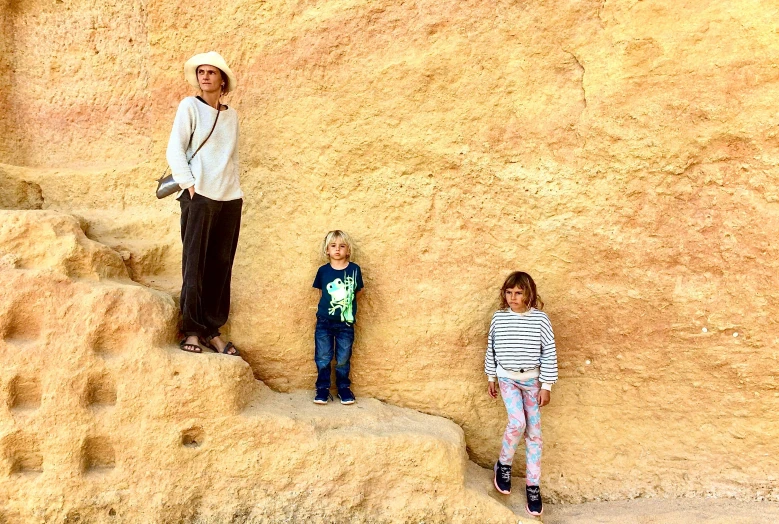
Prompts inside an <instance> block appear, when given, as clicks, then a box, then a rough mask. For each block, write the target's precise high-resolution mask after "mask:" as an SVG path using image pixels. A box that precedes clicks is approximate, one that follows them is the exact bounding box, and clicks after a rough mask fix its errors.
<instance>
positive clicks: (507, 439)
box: [498, 378, 541, 486]
mask: <svg viewBox="0 0 779 524" xmlns="http://www.w3.org/2000/svg"><path fill="white" fill-rule="evenodd" d="M498 385H499V386H500V395H501V396H502V397H503V403H504V404H506V411H507V412H508V416H509V422H508V424H507V425H506V432H505V433H504V434H503V445H502V446H501V448H500V456H499V459H498V460H500V462H501V464H507V465H510V464H511V463H512V462H513V460H514V453H515V452H516V451H517V446H518V445H519V439H520V438H521V437H522V435H523V434H524V435H525V461H526V464H527V471H526V473H525V479H526V481H527V485H528V486H539V485H541V410H540V409H539V406H538V392H539V390H540V389H541V384H540V383H539V381H538V379H537V378H531V379H528V380H511V379H510V378H499V379H498Z"/></svg>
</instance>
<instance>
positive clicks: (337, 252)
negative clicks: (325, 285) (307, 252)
mask: <svg viewBox="0 0 779 524" xmlns="http://www.w3.org/2000/svg"><path fill="white" fill-rule="evenodd" d="M327 256H328V258H330V260H336V261H339V262H340V261H342V260H346V259H347V258H349V246H347V245H346V242H344V241H343V239H340V238H334V239H333V240H331V241H330V243H329V244H327Z"/></svg>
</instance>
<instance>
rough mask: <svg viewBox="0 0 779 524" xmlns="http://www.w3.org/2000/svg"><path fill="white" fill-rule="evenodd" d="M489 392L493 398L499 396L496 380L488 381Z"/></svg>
mask: <svg viewBox="0 0 779 524" xmlns="http://www.w3.org/2000/svg"><path fill="white" fill-rule="evenodd" d="M487 393H489V394H490V396H491V397H492V398H498V388H497V387H496V385H495V382H487Z"/></svg>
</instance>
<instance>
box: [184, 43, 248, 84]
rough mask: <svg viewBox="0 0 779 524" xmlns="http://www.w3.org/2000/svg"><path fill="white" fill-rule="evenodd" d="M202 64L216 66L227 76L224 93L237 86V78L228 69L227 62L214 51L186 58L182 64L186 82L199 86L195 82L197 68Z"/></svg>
mask: <svg viewBox="0 0 779 524" xmlns="http://www.w3.org/2000/svg"><path fill="white" fill-rule="evenodd" d="M202 65H210V66H214V67H218V68H219V69H220V70H221V71H222V72H223V73H224V74H225V76H226V77H227V78H226V85H225V90H224V92H225V93H229V92H230V91H232V90H233V89H235V88H236V87H238V80H237V79H236V78H235V75H234V74H233V72H232V71H231V70H230V67H229V66H228V65H227V62H225V59H224V58H222V55H220V54H219V53H217V52H215V51H209V52H208V53H200V54H197V55H195V56H193V57H192V58H190V59H189V60H187V61H186V63H185V64H184V78H186V79H187V82H189V83H190V84H191V85H192V86H193V87H197V88H199V87H200V84H198V82H197V68H198V67H200V66H202Z"/></svg>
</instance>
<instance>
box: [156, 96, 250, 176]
mask: <svg viewBox="0 0 779 524" xmlns="http://www.w3.org/2000/svg"><path fill="white" fill-rule="evenodd" d="M194 112H195V109H194V108H193V107H192V104H190V103H188V102H187V99H186V98H185V99H184V100H182V101H181V103H180V104H179V108H178V110H177V111H176V118H175V119H174V120H173V129H172V130H171V131H170V139H169V140H168V149H167V151H166V153H165V156H166V158H167V160H168V165H169V166H170V170H171V171H172V172H173V180H175V181H176V182H178V183H179V186H181V189H187V188H188V187H191V186H194V185H195V177H194V176H193V175H192V170H191V169H190V168H189V162H188V161H187V148H188V147H189V142H190V140H191V139H192V133H193V132H194V131H195V113H194ZM237 149H238V148H236V150H237Z"/></svg>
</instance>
